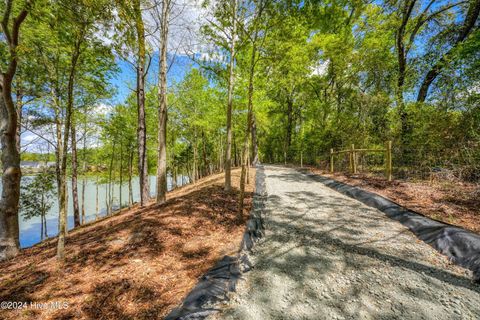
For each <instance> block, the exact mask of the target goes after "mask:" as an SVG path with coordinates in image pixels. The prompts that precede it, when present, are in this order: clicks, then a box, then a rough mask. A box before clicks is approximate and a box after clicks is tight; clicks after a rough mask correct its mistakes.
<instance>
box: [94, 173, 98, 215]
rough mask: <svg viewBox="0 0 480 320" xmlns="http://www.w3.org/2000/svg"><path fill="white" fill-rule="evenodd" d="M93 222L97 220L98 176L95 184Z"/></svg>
mask: <svg viewBox="0 0 480 320" xmlns="http://www.w3.org/2000/svg"><path fill="white" fill-rule="evenodd" d="M95 189H96V190H95V191H96V192H95V220H98V175H97V177H96V182H95Z"/></svg>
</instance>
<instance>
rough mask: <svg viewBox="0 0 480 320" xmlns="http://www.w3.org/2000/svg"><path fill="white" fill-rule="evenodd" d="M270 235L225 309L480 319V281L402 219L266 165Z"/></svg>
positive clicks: (304, 315) (270, 315) (241, 313)
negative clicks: (415, 233)
mask: <svg viewBox="0 0 480 320" xmlns="http://www.w3.org/2000/svg"><path fill="white" fill-rule="evenodd" d="M265 174H266V188H267V194H268V198H267V202H266V211H265V219H266V228H267V232H266V237H265V238H264V240H262V242H260V243H259V244H258V245H257V246H256V247H255V249H254V252H253V253H252V257H251V259H252V260H253V261H254V265H255V268H254V269H253V271H251V272H249V273H247V274H246V279H245V281H244V282H242V283H240V285H239V288H238V292H237V293H235V294H233V295H232V300H231V301H230V302H229V303H228V304H227V305H225V306H224V311H223V312H222V313H220V314H219V315H218V316H217V317H218V318H219V319H249V320H251V319H258V320H266V319H480V286H478V285H476V284H473V283H472V282H471V280H470V277H469V274H468V272H467V271H466V270H465V269H462V268H460V267H457V266H454V265H452V264H450V263H449V262H448V260H447V259H446V258H445V257H444V256H442V255H440V254H439V253H437V252H436V251H435V250H434V249H433V248H431V247H430V246H428V245H427V244H425V243H423V242H421V241H419V240H418V239H417V238H416V237H415V236H414V235H413V234H412V233H410V232H409V231H408V230H407V229H406V228H405V227H403V226H402V225H401V224H400V223H398V222H395V221H393V220H390V219H389V218H387V217H386V216H385V215H384V214H383V213H381V212H379V211H378V210H376V209H373V208H370V207H367V206H365V205H363V204H362V203H360V202H358V201H356V200H353V199H350V198H348V197H346V196H343V195H341V194H339V193H338V192H336V191H333V190H331V189H329V188H328V187H326V186H324V185H322V184H321V183H319V182H315V181H313V180H311V179H310V178H308V177H307V176H306V175H304V174H302V173H300V172H298V171H296V170H294V169H289V168H283V167H275V166H266V167H265Z"/></svg>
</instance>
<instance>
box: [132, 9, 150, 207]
mask: <svg viewBox="0 0 480 320" xmlns="http://www.w3.org/2000/svg"><path fill="white" fill-rule="evenodd" d="M134 12H135V27H136V32H137V42H138V43H137V45H138V53H137V111H138V125H137V140H138V175H139V182H140V206H142V207H143V206H145V205H146V204H147V202H148V200H149V198H150V191H149V189H150V188H149V181H148V164H147V127H146V121H145V59H146V49H145V26H144V23H143V19H142V10H141V6H140V0H135V2H134Z"/></svg>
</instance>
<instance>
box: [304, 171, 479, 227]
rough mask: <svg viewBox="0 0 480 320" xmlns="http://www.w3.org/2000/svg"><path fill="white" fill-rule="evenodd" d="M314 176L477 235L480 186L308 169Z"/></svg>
mask: <svg viewBox="0 0 480 320" xmlns="http://www.w3.org/2000/svg"><path fill="white" fill-rule="evenodd" d="M309 169H310V170H311V171H312V172H313V173H317V174H321V175H322V176H325V177H329V178H332V179H335V180H337V181H340V182H344V183H346V184H349V185H352V186H356V187H360V188H362V189H364V190H368V191H371V192H375V193H377V194H379V195H382V196H384V197H386V198H388V199H390V200H392V201H394V202H396V203H398V204H400V205H402V206H404V207H406V208H408V209H410V210H413V211H416V212H418V213H421V214H423V215H425V216H427V217H430V218H432V219H435V220H439V221H443V222H446V223H449V224H452V225H456V226H459V227H463V228H465V229H467V230H471V231H474V232H477V233H480V186H479V185H478V184H474V183H467V182H452V181H447V180H443V181H442V180H441V181H405V180H394V181H391V182H388V181H386V180H385V178H383V177H378V176H372V175H367V174H356V175H352V174H348V173H334V174H330V173H329V172H327V171H325V170H320V169H317V168H314V167H309Z"/></svg>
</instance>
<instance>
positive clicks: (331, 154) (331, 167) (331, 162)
mask: <svg viewBox="0 0 480 320" xmlns="http://www.w3.org/2000/svg"><path fill="white" fill-rule="evenodd" d="M330 173H333V148H332V149H330Z"/></svg>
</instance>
